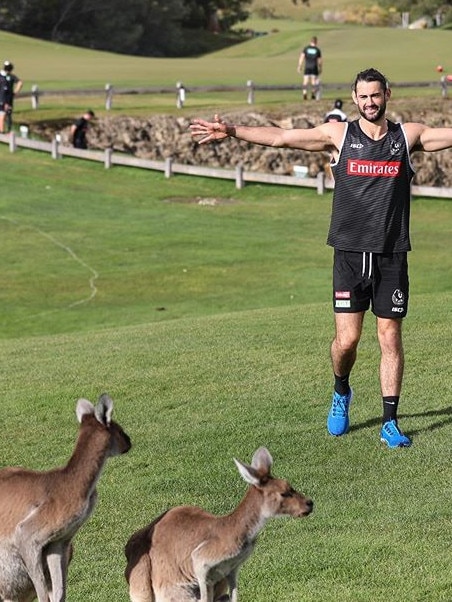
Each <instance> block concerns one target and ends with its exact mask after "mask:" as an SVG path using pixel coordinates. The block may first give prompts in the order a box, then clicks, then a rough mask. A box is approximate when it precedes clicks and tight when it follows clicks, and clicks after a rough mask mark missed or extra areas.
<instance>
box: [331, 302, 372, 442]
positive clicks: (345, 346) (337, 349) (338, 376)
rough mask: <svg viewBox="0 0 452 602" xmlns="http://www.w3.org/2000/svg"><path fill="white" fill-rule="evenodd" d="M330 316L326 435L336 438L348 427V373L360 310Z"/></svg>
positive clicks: (358, 331)
mask: <svg viewBox="0 0 452 602" xmlns="http://www.w3.org/2000/svg"><path fill="white" fill-rule="evenodd" d="M334 316H335V324H336V336H335V338H334V340H333V342H332V343H331V363H332V366H333V372H334V381H335V382H334V393H333V400H332V402H331V408H330V412H329V414H328V420H327V428H328V432H329V433H330V435H335V436H337V437H339V436H340V435H344V434H345V433H346V432H347V430H348V426H349V418H348V410H349V406H350V402H351V400H352V395H353V393H352V390H351V388H350V384H349V376H350V372H351V371H352V368H353V366H354V364H355V361H356V354H357V348H358V343H359V340H360V338H361V332H362V327H363V320H364V312H356V313H335V314H334Z"/></svg>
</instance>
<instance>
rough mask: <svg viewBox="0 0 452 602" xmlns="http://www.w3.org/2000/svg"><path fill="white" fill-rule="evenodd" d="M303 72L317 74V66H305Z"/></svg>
mask: <svg viewBox="0 0 452 602" xmlns="http://www.w3.org/2000/svg"><path fill="white" fill-rule="evenodd" d="M304 74H305V75H315V76H317V75H318V74H319V69H318V67H306V69H305V70H304Z"/></svg>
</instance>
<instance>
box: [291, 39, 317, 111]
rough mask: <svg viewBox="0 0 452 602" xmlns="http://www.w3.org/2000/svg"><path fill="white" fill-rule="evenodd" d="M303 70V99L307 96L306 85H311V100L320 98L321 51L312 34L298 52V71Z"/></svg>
mask: <svg viewBox="0 0 452 602" xmlns="http://www.w3.org/2000/svg"><path fill="white" fill-rule="evenodd" d="M302 70H303V85H302V91H303V100H307V98H308V87H309V86H311V98H312V100H319V98H320V74H321V73H322V52H321V50H320V48H319V47H318V45H317V38H316V37H315V36H314V37H313V38H312V39H311V42H310V43H309V45H308V46H305V47H304V48H303V50H302V51H301V52H300V56H299V58H298V67H297V71H298V73H301V71H302Z"/></svg>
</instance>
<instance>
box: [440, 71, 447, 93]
mask: <svg viewBox="0 0 452 602" xmlns="http://www.w3.org/2000/svg"><path fill="white" fill-rule="evenodd" d="M441 96H442V97H443V98H446V96H447V78H446V76H445V75H442V76H441Z"/></svg>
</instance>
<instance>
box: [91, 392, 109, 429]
mask: <svg viewBox="0 0 452 602" xmlns="http://www.w3.org/2000/svg"><path fill="white" fill-rule="evenodd" d="M112 414H113V400H112V399H111V398H110V397H109V396H108V395H107V394H106V393H104V394H103V395H101V396H100V397H99V401H98V403H97V406H96V410H95V415H96V418H97V420H98V421H99V422H100V423H101V424H105V425H106V426H108V425H109V424H110V422H111V416H112Z"/></svg>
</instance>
